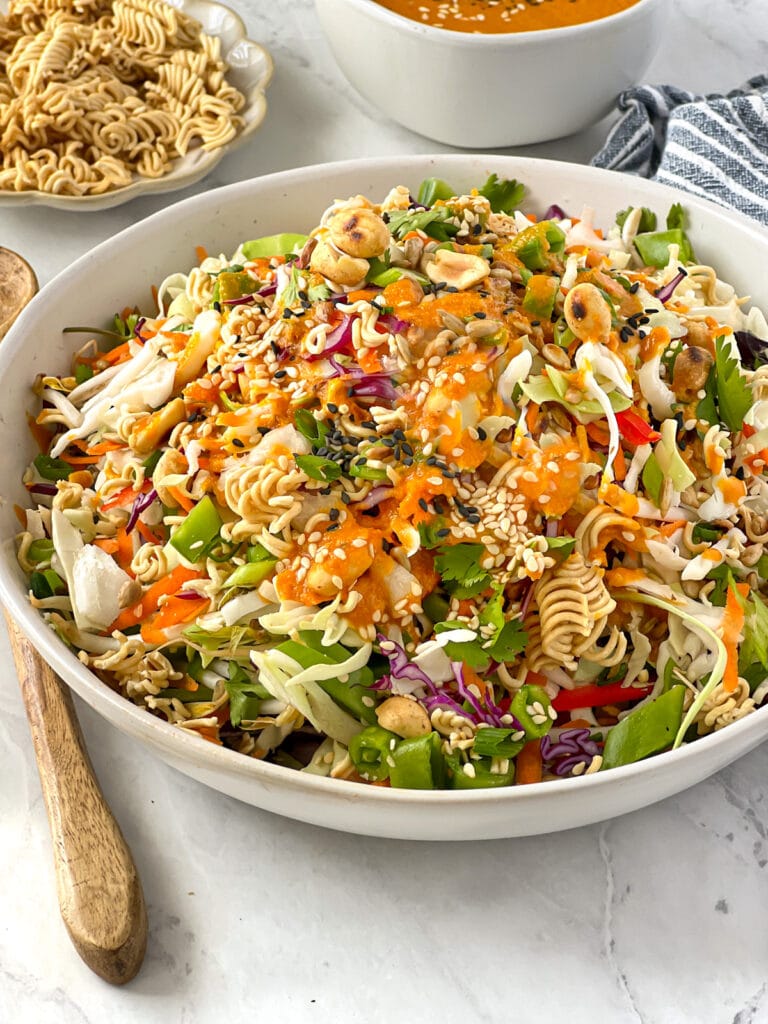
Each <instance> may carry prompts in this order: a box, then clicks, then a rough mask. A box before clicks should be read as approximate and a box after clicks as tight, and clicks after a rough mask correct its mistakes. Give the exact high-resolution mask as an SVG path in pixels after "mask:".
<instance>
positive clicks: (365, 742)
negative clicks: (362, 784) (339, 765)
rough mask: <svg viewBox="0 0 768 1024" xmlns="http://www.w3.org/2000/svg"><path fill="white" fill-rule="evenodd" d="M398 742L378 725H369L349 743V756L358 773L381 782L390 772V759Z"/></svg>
mask: <svg viewBox="0 0 768 1024" xmlns="http://www.w3.org/2000/svg"><path fill="white" fill-rule="evenodd" d="M397 743H398V737H397V736H396V735H395V734H394V733H393V732H389V730H388V729H382V728H381V726H379V725H372V726H369V727H368V728H367V729H363V731H362V732H359V733H358V734H357V735H356V736H353V737H352V739H351V741H350V744H349V756H350V757H351V758H352V764H354V766H355V768H356V769H357V772H358V774H359V775H361V776H362V777H363V778H364V779H367V780H368V781H369V782H381V781H382V779H386V778H387V777H388V776H389V773H390V761H391V760H392V754H393V751H394V749H395V748H396V746H397Z"/></svg>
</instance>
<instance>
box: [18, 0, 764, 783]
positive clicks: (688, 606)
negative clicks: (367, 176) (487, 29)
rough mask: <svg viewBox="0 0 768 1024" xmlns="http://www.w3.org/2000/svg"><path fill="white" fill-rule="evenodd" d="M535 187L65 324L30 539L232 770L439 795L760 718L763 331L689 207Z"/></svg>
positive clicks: (542, 776)
mask: <svg viewBox="0 0 768 1024" xmlns="http://www.w3.org/2000/svg"><path fill="white" fill-rule="evenodd" d="M115 9H116V11H117V5H116V7H115ZM25 10H26V9H18V10H17V13H16V14H15V15H14V17H15V18H16V19H17V20H18V22H19V24H22V23H24V24H26V27H27V29H32V28H36V26H37V22H35V20H34V19H35V16H34V15H33V14H32V13H24V11H25ZM92 13H93V15H94V17H96V15H97V14H98V11H94V12H92ZM46 16H47V17H48V19H49V23H50V21H51V20H52V21H54V22H55V23H56V24H64V23H66V16H65V17H64V18H63V20H62V22H61V23H60V22H58V21H56V17H57V16H56V15H55V14H52V13H50V12H48V11H46ZM115 16H117V14H116V15H115ZM136 17H137V25H139V24H140V25H142V26H145V25H146V26H148V25H149V24H150V21H145V20H144V19H142V18H139V17H138V14H136ZM168 18H169V20H168V21H166V22H164V23H163V24H164V26H165V28H164V30H163V31H164V32H166V33H170V34H173V35H174V38H175V39H176V40H177V41H179V40H183V41H184V42H185V44H187V43H189V42H190V40H189V38H188V37H187V35H185V34H184V33H189V32H191V31H192V30H191V28H190V25H189V23H188V22H187V21H186V20H184V19H178V20H174V18H175V15H174V16H171V15H169V16H168ZM94 24H98V19H96V21H95V22H94ZM151 24H154V22H151ZM46 31H48V30H46ZM152 32H154V29H153V30H152ZM152 32H151V31H150V30H149V28H148V27H147V29H146V32H145V33H144V35H142V36H141V39H142V46H143V47H144V50H142V59H143V60H144V59H146V57H147V54H150V53H155V52H156V51H159V50H164V47H166V46H167V43H166V42H164V40H167V35H163V36H162V38H161V39H159V40H156V39H155V36H154V35H153V34H152ZM32 37H33V38H34V33H32ZM136 38H139V35H138V33H137V35H136ZM151 47H155V49H151ZM14 52H15V53H16V57H17V59H16V62H15V63H12V65H11V66H10V68H9V74H10V77H11V80H12V81H14V82H21V81H22V79H23V77H24V76H23V73H22V72H21V71H20V70H19V69H20V67H21V63H22V62H21V61H20V60H19V58H20V53H21V50H19V49H18V47H17V49H16V50H15V51H14ZM69 52H70V51H67V53H69ZM72 52H78V53H79V52H81V51H79V50H77V49H75V50H74V51H72ZM121 53H122V54H123V57H122V58H121V60H123V59H124V61H125V63H124V64H122V65H121V67H123V68H127V67H129V66H132V65H131V64H130V61H129V60H128V56H127V51H125V50H121ZM134 57H135V54H134ZM48 59H49V57H45V60H46V61H47V60H48ZM56 59H57V60H58V61H59V63H61V61H63V60H64V57H63V56H61V55H60V56H59V57H58V58H56ZM72 59H74V58H73V57H72V56H70V57H69V58H68V60H70V61H71V60H72ZM200 59H201V60H203V59H204V57H202V56H201V58H200ZM50 60H51V61H53V56H52V55H51V56H50ZM39 61H43V58H42V57H40V58H39ZM157 66H158V76H157V81H158V82H159V81H161V80H162V81H167V80H169V79H165V78H163V76H162V75H161V74H160V72H159V68H160V67H162V66H165V67H176V66H177V65H162V62H161V61H160V58H158V65H157ZM88 73H89V72H85V74H88ZM93 73H94V74H95V73H96V71H95V70H94V71H93ZM19 76H21V77H19ZM186 95H187V94H186V93H185V96H186ZM40 130H41V131H42V130H43V129H42V128H41V129H40ZM524 191H525V190H524V188H523V186H522V185H520V184H518V183H517V182H514V181H499V180H498V179H497V178H496V176H495V175H491V177H490V178H489V179H488V181H486V182H485V184H484V185H483V186H482V187H480V188H477V189H474V190H473V191H472V192H471V193H470V194H468V195H462V196H457V195H456V194H455V192H454V190H453V188H451V187H450V186H449V185H447V184H446V183H445V182H443V181H440V180H439V179H428V180H427V181H425V182H423V183H422V185H421V187H420V189H419V191H418V194H417V197H416V198H415V199H414V197H413V196H412V195H411V193H410V192H409V191H408V189H407V188H405V187H402V186H398V187H395V188H393V189H392V191H391V192H390V193H389V195H387V196H386V198H384V199H383V201H381V202H380V203H373V202H371V201H369V200H368V199H366V198H365V197H363V196H353V197H352V198H349V199H345V200H339V201H336V202H334V203H333V204H332V205H331V206H330V207H329V208H328V209H327V210H326V211H325V212H324V213H323V215H322V217H321V219H320V223H319V225H318V226H317V227H316V228H315V229H314V230H313V231H312V232H311V234H310V235H309V236H305V235H299V234H292V233H285V234H278V235H273V236H269V237H265V238H258V239H254V240H251V241H247V242H243V243H241V244H240V246H239V247H238V248H237V250H236V251H235V252H234V253H233V254H232V255H231V256H208V255H206V254H205V253H204V252H201V253H200V254H199V260H200V263H199V266H197V267H195V268H194V269H192V270H190V271H189V272H181V271H180V272H177V273H173V274H171V275H170V276H169V277H167V278H166V279H165V280H164V281H163V282H161V283H160V285H159V288H158V297H157V302H158V308H156V309H154V310H151V311H150V310H147V311H145V315H141V314H140V313H139V311H138V310H130V309H126V310H123V311H122V313H120V314H119V315H118V316H116V317H115V322H114V325H113V328H112V330H111V331H104V330H101V329H99V328H98V325H97V326H96V327H94V328H93V329H91V328H73V330H76V331H80V332H86V331H87V332H91V331H92V336H91V337H90V339H89V340H86V343H85V344H84V346H83V347H81V348H80V349H79V350H78V352H77V353H76V355H75V357H74V360H73V363H72V365H71V367H69V369H68V373H67V375H65V376H61V377H60V376H55V375H51V376H41V377H40V378H38V380H37V382H36V386H35V390H36V394H37V396H38V398H39V400H40V405H41V408H40V412H39V414H38V416H37V418H36V422H35V424H34V430H35V435H36V437H37V439H38V441H39V442H40V446H41V449H42V450H41V454H40V455H38V456H37V457H36V458H35V459H34V460H33V462H32V463H31V464H30V466H29V468H28V470H27V472H26V474H25V477H24V484H25V486H26V489H27V492H28V494H29V507H28V508H26V509H25V510H22V509H19V515H20V518H21V519H22V522H23V531H22V533H21V534H20V535H19V538H18V558H19V563H20V565H21V567H22V569H23V570H24V572H25V573H27V575H28V578H29V591H30V600H31V602H32V603H33V605H34V606H35V607H36V608H38V609H39V610H40V613H41V614H42V615H43V616H44V618H45V620H46V622H47V623H48V624H49V626H50V627H51V629H53V630H55V632H56V633H57V634H58V635H59V637H60V638H61V639H62V640H63V641H64V642H65V643H66V644H67V645H69V646H70V647H71V648H72V649H73V650H74V651H76V652H77V654H78V657H79V658H80V660H81V661H82V662H83V664H85V665H87V666H88V667H89V668H90V669H92V670H93V672H95V673H96V674H97V675H98V676H99V677H100V678H101V679H102V680H103V681H104V683H105V684H106V685H108V686H111V687H112V688H114V689H115V690H116V691H118V692H119V693H121V694H122V695H124V696H125V698H126V699H128V700H130V701H132V702H133V703H134V704H136V705H138V706H140V707H142V708H145V709H146V710H147V711H148V712H149V713H152V714H155V715H159V716H162V717H163V718H165V719H166V720H167V721H168V722H169V723H171V724H172V725H173V726H174V727H176V728H180V729H184V730H186V731H188V732H192V733H196V734H197V735H198V736H199V737H200V738H201V739H203V740H206V741H208V742H211V743H215V744H220V745H223V746H225V747H228V748H230V749H232V750H234V751H237V752H239V753H240V754H241V755H244V756H247V757H253V758H259V759H263V760H267V761H270V762H273V763H275V764H279V765H283V766H285V767H287V768H291V769H294V770H296V771H303V772H309V773H313V774H316V775H325V776H329V777H332V778H334V779H345V780H354V781H356V782H358V783H369V784H377V785H385V786H393V787H400V788H403V787H404V788H421V789H430V788H435V789H442V788H449V789H465V788H487V787H495V786H509V785H519V784H524V783H530V782H537V781H539V780H544V781H547V780H551V779H555V778H563V777H566V776H578V775H582V774H590V773H593V772H596V771H604V770H607V769H611V768H615V767H619V766H622V765H627V764H630V763H632V762H635V761H638V760H641V759H643V758H646V757H649V756H651V755H654V754H657V753H660V752H662V751H664V750H668V749H670V748H675V747H678V746H680V745H681V744H684V743H690V742H696V741H697V740H698V738H699V737H700V736H702V735H705V734H708V733H713V732H715V731H716V730H719V729H722V728H725V727H727V726H730V725H731V724H732V723H734V722H737V721H738V720H740V719H742V718H744V717H745V716H746V715H750V714H753V713H755V712H757V711H759V709H760V706H761V704H762V703H763V701H764V699H765V696H766V693H768V604H766V599H765V597H764V594H765V592H766V590H767V589H768V588H767V587H766V583H767V582H768V553H767V552H766V551H765V544H766V541H767V540H768V479H766V472H765V470H766V462H768V370H767V369H766V367H765V366H763V365H761V362H762V360H763V356H764V353H765V350H766V347H767V346H768V325H767V324H766V321H765V318H764V317H763V314H762V313H761V312H760V311H759V309H757V308H752V309H750V308H749V307H748V303H747V300H746V299H744V298H740V297H739V296H737V294H736V292H735V290H734V288H733V287H732V286H731V285H730V284H729V283H727V282H725V281H723V280H721V279H720V278H719V277H718V276H717V269H716V268H712V267H710V266H707V265H704V264H700V263H697V261H696V258H695V256H694V253H693V248H692V245H691V242H690V240H689V238H688V235H687V234H686V230H685V214H684V211H683V210H682V208H681V207H679V206H674V207H673V208H672V209H671V210H670V211H669V213H668V216H667V220H666V224H664V223H659V221H658V217H657V215H656V213H654V212H652V211H650V210H647V209H642V208H635V209H632V208H631V207H630V208H629V209H628V210H624V211H622V212H621V213H620V214H618V216H617V219H616V223H615V224H614V225H613V226H612V227H611V228H610V229H608V230H605V231H603V230H598V229H597V228H596V227H595V226H593V223H592V212H591V211H590V210H588V209H585V210H583V211H575V210H574V211H570V213H566V212H565V211H563V210H562V209H560V208H559V207H557V206H553V207H550V209H549V210H547V211H546V213H544V214H543V215H541V216H539V217H535V216H533V215H531V214H523V213H521V212H520V210H519V207H520V203H521V199H522V197H523V193H524ZM576 213H578V214H579V216H578V217H576V216H575V214H576ZM298 226H300V225H290V224H287V225H285V227H286V229H293V228H295V227H298ZM62 326H65V325H62ZM110 338H111V341H110V340H109V339H110ZM105 339H106V340H105ZM52 369H53V368H52Z"/></svg>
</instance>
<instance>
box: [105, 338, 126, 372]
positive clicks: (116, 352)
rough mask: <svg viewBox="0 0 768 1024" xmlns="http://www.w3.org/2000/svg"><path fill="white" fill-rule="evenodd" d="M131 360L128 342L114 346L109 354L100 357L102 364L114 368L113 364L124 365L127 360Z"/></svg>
mask: <svg viewBox="0 0 768 1024" xmlns="http://www.w3.org/2000/svg"><path fill="white" fill-rule="evenodd" d="M130 358H131V351H130V349H129V347H128V342H127V341H124V342H123V343H122V345H116V346H115V347H114V348H113V349H111V350H110V351H109V352H105V353H104V355H103V356H102V357H101V359H102V362H104V363H108V364H109V365H110V366H114V365H115V363H124V362H125V361H126V360H127V359H130Z"/></svg>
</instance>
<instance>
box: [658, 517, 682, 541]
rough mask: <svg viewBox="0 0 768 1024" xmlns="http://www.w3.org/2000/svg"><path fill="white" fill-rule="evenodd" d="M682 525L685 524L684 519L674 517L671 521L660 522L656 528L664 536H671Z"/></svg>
mask: <svg viewBox="0 0 768 1024" xmlns="http://www.w3.org/2000/svg"><path fill="white" fill-rule="evenodd" d="M681 526H685V520H684V519H673V520H672V522H671V523H660V524H659V525H658V526H657V527H656V529H657V530H658V531H659V533H660V534H661V535H662V536H663V537H671V536H672V534H673V533H676V532H677V530H679V529H680V527H681Z"/></svg>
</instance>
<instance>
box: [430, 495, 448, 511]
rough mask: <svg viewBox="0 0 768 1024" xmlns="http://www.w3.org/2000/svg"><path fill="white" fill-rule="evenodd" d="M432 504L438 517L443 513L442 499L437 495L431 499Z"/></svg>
mask: <svg viewBox="0 0 768 1024" xmlns="http://www.w3.org/2000/svg"><path fill="white" fill-rule="evenodd" d="M432 504H433V505H434V508H435V512H437V514H438V515H439V516H441V515H442V514H443V512H445V505H444V504H443V499H442V498H441V497H440V495H439V494H438V495H437V496H436V497H434V498H433V499H432Z"/></svg>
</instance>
